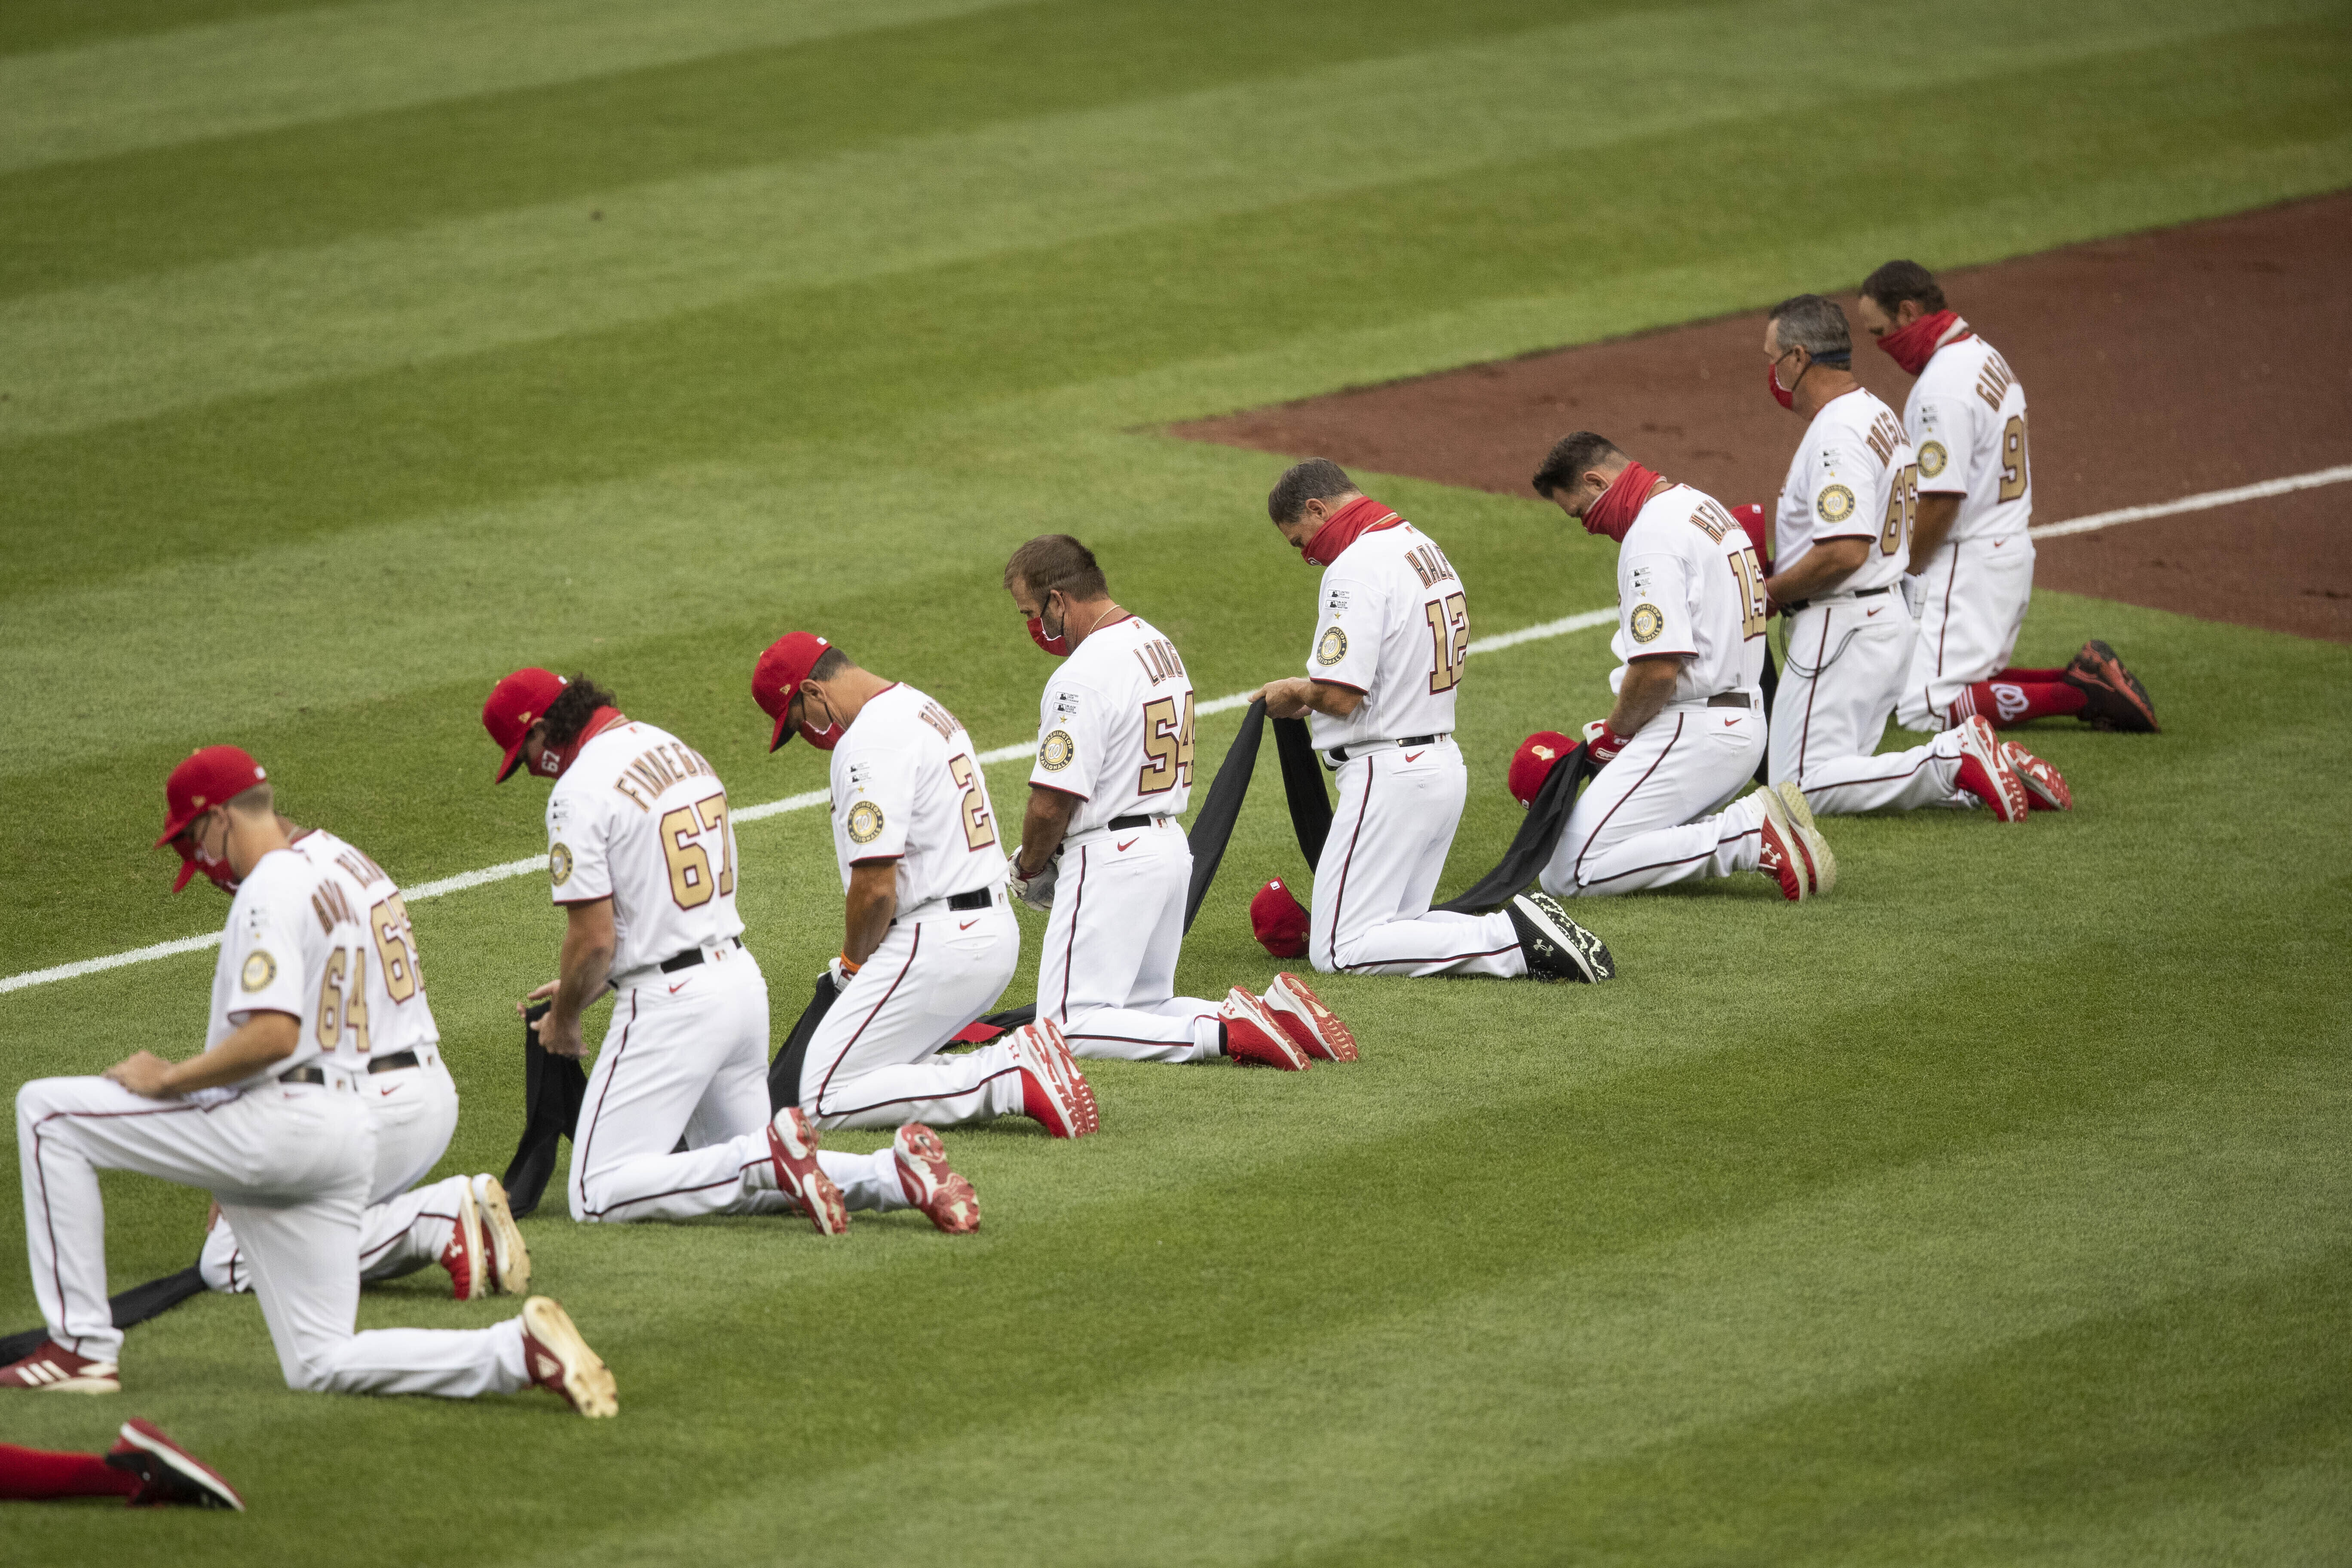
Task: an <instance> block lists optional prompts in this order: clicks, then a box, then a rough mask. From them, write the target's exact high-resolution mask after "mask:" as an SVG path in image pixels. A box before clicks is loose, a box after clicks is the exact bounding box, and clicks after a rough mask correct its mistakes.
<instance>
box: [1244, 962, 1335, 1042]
mask: <svg viewBox="0 0 2352 1568" xmlns="http://www.w3.org/2000/svg"><path fill="white" fill-rule="evenodd" d="M1259 1000H1260V1001H1261V1002H1262V1003H1263V1004H1264V1005H1265V1010H1266V1011H1267V1012H1268V1013H1270V1014H1272V1015H1273V1016H1274V1021H1275V1022H1276V1023H1277V1024H1279V1025H1281V1026H1282V1027H1283V1029H1284V1031H1285V1032H1286V1033H1287V1034H1288V1035H1289V1036H1290V1037H1291V1038H1292V1039H1294V1040H1296V1041H1297V1042H1298V1048H1299V1049H1300V1050H1302V1051H1305V1052H1306V1053H1307V1055H1308V1056H1310V1057H1314V1058H1318V1060H1321V1061H1327V1062H1351V1061H1354V1060H1355V1059H1356V1037H1355V1036H1354V1035H1353V1034H1350V1033H1349V1029H1348V1026H1347V1025H1345V1024H1343V1023H1341V1022H1339V1014H1337V1013H1334V1012H1333V1011H1331V1009H1330V1008H1328V1007H1326V1006H1325V1005H1323V1001H1322V998H1320V997H1318V996H1317V995H1316V994H1315V993H1314V992H1312V991H1309V990H1308V989H1307V983H1306V982H1305V981H1303V980H1301V979H1299V978H1298V976H1297V975H1296V974H1292V973H1288V972H1287V971H1285V972H1284V973H1280V974H1277V975H1276V976H1275V977H1274V984H1271V985H1269V986H1267V987H1266V988H1265V995H1264V996H1263V997H1261V998H1260V999H1259Z"/></svg>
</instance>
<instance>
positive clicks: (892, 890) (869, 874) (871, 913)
mask: <svg viewBox="0 0 2352 1568" xmlns="http://www.w3.org/2000/svg"><path fill="white" fill-rule="evenodd" d="M897 915H898V862H897V861H895V860H888V861H877V862H876V863H875V864H873V865H870V866H853V867H852V868H850V872H849V896H848V898H847V899H846V900H845V909H844V911H843V915H842V932H841V956H842V957H844V958H845V959H847V960H849V962H850V963H865V962H866V960H867V959H869V958H871V957H873V956H874V950H875V949H876V948H877V947H880V946H881V945H882V939H883V938H884V937H886V936H887V935H889V934H890V921H892V920H893V919H895V918H896V917H897Z"/></svg>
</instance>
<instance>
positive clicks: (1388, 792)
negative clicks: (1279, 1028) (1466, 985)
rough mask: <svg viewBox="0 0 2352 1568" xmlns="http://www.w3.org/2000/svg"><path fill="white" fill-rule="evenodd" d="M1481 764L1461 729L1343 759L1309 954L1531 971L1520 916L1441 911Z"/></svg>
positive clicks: (1369, 963) (1348, 967)
mask: <svg viewBox="0 0 2352 1568" xmlns="http://www.w3.org/2000/svg"><path fill="white" fill-rule="evenodd" d="M1469 791H1470V772H1469V770H1468V769H1467V768H1465V767H1464V766H1463V765H1462V749H1461V748H1460V747H1458V746H1456V745H1455V744H1454V740H1453V737H1451V736H1446V737H1444V738H1443V739H1440V740H1436V741H1433V742H1430V743H1429V744H1427V745H1424V746H1412V747H1403V746H1374V747H1372V748H1370V750H1369V751H1367V752H1363V753H1362V754H1360V755H1357V756H1351V757H1349V759H1348V760H1347V761H1346V762H1344V763H1340V764H1339V805H1338V807H1337V808H1336V809H1335V810H1334V811H1333V813H1332V817H1331V836H1330V837H1328V838H1327V839H1325V840H1324V841H1323V858H1321V859H1320V860H1318V861H1317V862H1316V865H1315V903H1314V908H1313V909H1312V910H1310V911H1309V922H1308V928H1307V958H1308V960H1309V961H1310V962H1311V963H1313V964H1314V965H1315V967H1316V968H1317V969H1318V971H1320V972H1322V973H1327V974H1328V973H1332V972H1333V971H1345V972H1346V973H1350V974H1487V975H1495V976H1498V977H1500V978H1504V979H1510V978H1513V977H1515V976H1517V975H1523V974H1525V973H1527V972H1528V960H1527V955H1526V954H1525V953H1523V952H1520V951H1519V939H1518V934H1517V931H1515V930H1514V929H1513V927H1512V925H1511V917H1510V916H1509V915H1508V914H1506V913H1504V912H1503V911H1501V910H1496V911H1495V912H1493V913H1490V914H1484V915H1464V914H1454V913H1452V912H1450V911H1445V910H1433V909H1431V908H1430V907H1429V902H1430V900H1431V899H1432V898H1433V897H1435V895H1436V893H1437V879H1438V878H1439V877H1441V876H1443V875H1444V871H1445V852H1446V851H1447V850H1448V849H1451V848H1452V847H1454V826H1455V825H1456V824H1458V823H1459V822H1460V821H1461V820H1462V802H1463V800H1464V798H1465V796H1466V795H1468V794H1469Z"/></svg>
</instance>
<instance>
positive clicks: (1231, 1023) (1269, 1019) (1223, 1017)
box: [1217, 985, 1315, 1072]
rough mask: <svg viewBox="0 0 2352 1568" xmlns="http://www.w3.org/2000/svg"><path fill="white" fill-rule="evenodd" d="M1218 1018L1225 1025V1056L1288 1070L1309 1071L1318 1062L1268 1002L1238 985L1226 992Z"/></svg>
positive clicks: (1218, 1010) (1218, 1011)
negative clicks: (1309, 1056)
mask: <svg viewBox="0 0 2352 1568" xmlns="http://www.w3.org/2000/svg"><path fill="white" fill-rule="evenodd" d="M1217 1021H1218V1022H1219V1023H1221V1024H1223V1026H1224V1028H1225V1055H1227V1056H1229V1057H1231V1058H1233V1059H1234V1060H1235V1061H1237V1062H1255V1063H1257V1064H1258V1065H1259V1066H1260V1067H1270V1068H1281V1069H1282V1070H1283V1071H1284V1072H1305V1071H1306V1070H1307V1068H1310V1067H1313V1066H1314V1065H1315V1064H1314V1063H1312V1062H1310V1061H1308V1060H1307V1053H1306V1052H1305V1051H1303V1050H1301V1049H1300V1048H1299V1047H1298V1042H1297V1041H1296V1040H1294V1039H1292V1038H1291V1037H1290V1035H1289V1033H1288V1032H1287V1031H1286V1030H1285V1029H1284V1028H1283V1026H1281V1025H1280V1024H1278V1023H1276V1021H1275V1017H1274V1015H1273V1014H1271V1013H1269V1012H1267V1011H1266V1010H1265V1003H1263V1002H1260V1001H1259V1000H1258V999H1257V998H1256V997H1255V996H1253V995H1251V994H1249V993H1248V992H1246V991H1244V990H1243V989H1242V988H1241V987H1240V986H1238V985H1236V986H1234V988H1233V989H1232V990H1231V991H1228V992H1226V993H1225V1005H1223V1006H1222V1007H1220V1008H1218V1009H1217Z"/></svg>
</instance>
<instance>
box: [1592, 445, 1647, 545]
mask: <svg viewBox="0 0 2352 1568" xmlns="http://www.w3.org/2000/svg"><path fill="white" fill-rule="evenodd" d="M1658 479H1659V475H1658V473H1657V471H1656V470H1655V469H1654V468H1643V466H1642V465H1641V464H1639V463H1628V464H1626V465H1625V471H1624V472H1623V473H1622V474H1619V475H1618V476H1617V477H1616V478H1615V479H1612V480H1610V481H1609V488H1608V489H1605V490H1603V491H1601V493H1600V494H1599V495H1598V496H1595V497H1594V498H1593V500H1592V504H1591V505H1590V506H1588V507H1586V508H1585V509H1584V531H1585V532H1587V533H1597V534H1600V535H1601V536H1603V537H1604V538H1607V539H1610V540H1612V541H1614V542H1616V543H1619V544H1622V543H1624V542H1625V533H1626V531H1627V530H1629V529H1631V528H1632V527H1633V520H1634V519H1636V518H1638V517H1640V516H1641V515H1642V507H1643V503H1644V502H1646V501H1647V500H1649V499H1650V490H1651V488H1652V487H1653V486H1654V485H1655V484H1656V483H1657V482H1658Z"/></svg>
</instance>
